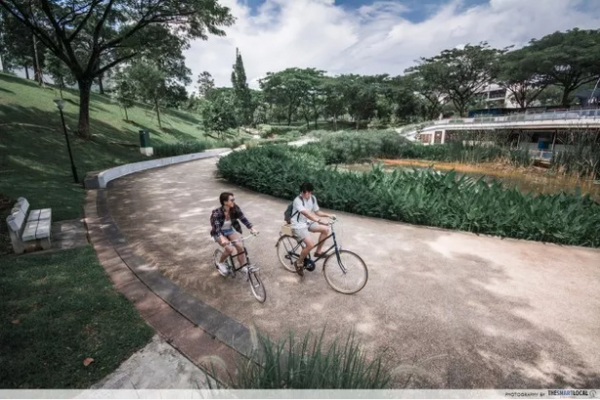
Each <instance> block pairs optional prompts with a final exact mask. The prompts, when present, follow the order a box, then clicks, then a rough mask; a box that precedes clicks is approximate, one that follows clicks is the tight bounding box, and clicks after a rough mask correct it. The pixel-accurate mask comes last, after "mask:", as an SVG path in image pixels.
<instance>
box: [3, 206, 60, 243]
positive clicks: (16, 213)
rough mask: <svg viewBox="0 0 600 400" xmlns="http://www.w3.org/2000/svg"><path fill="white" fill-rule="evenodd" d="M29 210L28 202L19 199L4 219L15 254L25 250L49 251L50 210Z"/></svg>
mask: <svg viewBox="0 0 600 400" xmlns="http://www.w3.org/2000/svg"><path fill="white" fill-rule="evenodd" d="M28 210H29V202H28V201H27V199H25V198H24V197H19V199H18V200H17V202H16V203H15V205H14V207H13V208H12V210H11V212H10V215H9V216H8V217H7V218H6V223H7V224H8V232H9V233H10V241H11V242H12V246H13V250H14V252H15V253H17V254H21V253H23V252H24V251H25V250H26V249H27V250H30V249H32V248H33V249H39V248H40V247H41V248H42V249H44V250H48V249H50V246H51V244H50V227H51V225H52V209H50V208H44V209H41V210H31V212H30V213H29V215H28V213H27V211H28Z"/></svg>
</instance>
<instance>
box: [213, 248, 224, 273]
mask: <svg viewBox="0 0 600 400" xmlns="http://www.w3.org/2000/svg"><path fill="white" fill-rule="evenodd" d="M222 255H223V250H221V249H215V251H214V253H213V264H214V266H215V268H217V264H219V262H220V261H221V256H222Z"/></svg>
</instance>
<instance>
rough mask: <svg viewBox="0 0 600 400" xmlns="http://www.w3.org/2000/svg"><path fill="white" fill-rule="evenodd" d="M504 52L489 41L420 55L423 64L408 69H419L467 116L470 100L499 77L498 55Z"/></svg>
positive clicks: (425, 77)
mask: <svg viewBox="0 0 600 400" xmlns="http://www.w3.org/2000/svg"><path fill="white" fill-rule="evenodd" d="M505 51H506V50H498V49H493V48H490V47H489V46H488V44H487V43H486V42H482V43H480V44H478V45H474V46H473V45H467V46H465V47H464V48H462V49H459V48H455V49H451V50H444V51H443V52H442V53H441V54H439V55H437V56H435V57H431V58H421V62H420V64H419V65H418V66H416V67H413V68H409V70H407V72H418V73H419V74H420V76H421V77H422V79H423V81H424V82H426V85H431V87H432V88H434V89H435V90H436V91H439V93H441V94H442V95H443V96H445V97H447V98H448V99H449V100H450V101H452V103H453V104H454V107H455V108H456V110H457V111H458V113H459V114H460V116H465V115H466V113H467V107H468V105H469V103H471V102H472V101H473V99H474V98H475V97H476V96H477V94H478V93H479V92H480V91H481V89H482V88H484V87H485V86H486V85H488V84H490V83H491V82H492V81H493V80H494V79H495V78H496V76H497V73H498V58H499V56H500V55H501V54H503V53H504V52H505Z"/></svg>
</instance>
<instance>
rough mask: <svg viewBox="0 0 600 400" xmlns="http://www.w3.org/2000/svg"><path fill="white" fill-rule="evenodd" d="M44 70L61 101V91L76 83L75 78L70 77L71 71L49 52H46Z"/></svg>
mask: <svg viewBox="0 0 600 400" xmlns="http://www.w3.org/2000/svg"><path fill="white" fill-rule="evenodd" d="M46 70H47V71H48V73H49V74H50V76H51V77H52V80H53V81H54V84H55V85H56V86H58V90H59V91H60V98H61V99H62V98H63V89H64V88H66V87H67V86H72V85H75V83H76V81H75V78H74V77H73V75H71V70H70V69H69V68H68V67H67V66H66V65H65V63H64V62H62V60H61V59H60V58H58V57H56V56H55V55H54V54H52V53H51V52H50V51H46Z"/></svg>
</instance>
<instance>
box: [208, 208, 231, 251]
mask: <svg viewBox="0 0 600 400" xmlns="http://www.w3.org/2000/svg"><path fill="white" fill-rule="evenodd" d="M210 224H211V225H212V229H213V231H214V232H215V235H217V238H218V240H225V241H227V238H226V237H225V236H223V231H222V230H221V223H220V221H219V212H218V211H217V210H215V211H213V213H212V214H211V215H210ZM227 242H228V241H227ZM224 244H227V243H224Z"/></svg>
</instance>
